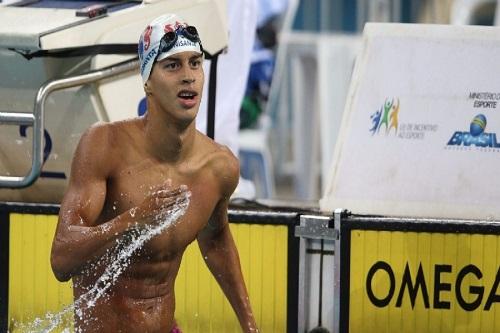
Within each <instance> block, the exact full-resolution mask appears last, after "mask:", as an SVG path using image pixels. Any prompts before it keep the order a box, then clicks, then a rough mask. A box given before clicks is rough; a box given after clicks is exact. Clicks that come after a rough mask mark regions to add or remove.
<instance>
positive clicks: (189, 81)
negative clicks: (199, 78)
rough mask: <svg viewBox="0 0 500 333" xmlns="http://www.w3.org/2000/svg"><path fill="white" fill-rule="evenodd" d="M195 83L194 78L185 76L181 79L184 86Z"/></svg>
mask: <svg viewBox="0 0 500 333" xmlns="http://www.w3.org/2000/svg"><path fill="white" fill-rule="evenodd" d="M194 81H195V78H194V77H188V76H185V77H184V78H183V79H182V83H185V84H191V83H194Z"/></svg>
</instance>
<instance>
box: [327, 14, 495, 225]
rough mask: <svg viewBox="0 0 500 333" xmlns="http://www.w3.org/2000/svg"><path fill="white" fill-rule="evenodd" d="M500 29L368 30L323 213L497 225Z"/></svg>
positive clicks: (392, 27)
mask: <svg viewBox="0 0 500 333" xmlns="http://www.w3.org/2000/svg"><path fill="white" fill-rule="evenodd" d="M499 170H500V30H499V29H498V28H494V27H473V26H440V25H413V24H375V23H372V24H367V25H366V27H365V31H364V41H363V47H362V51H361V53H360V55H359V57H358V60H357V62H356V67H355V70H354V74H353V78H352V82H351V86H350V90H349V94H348V100H347V102H346V108H345V111H344V116H343V120H342V123H341V130H340V133H339V139H338V140H337V145H336V148H335V154H334V158H333V164H332V167H331V176H330V179H329V181H328V187H327V189H326V192H325V195H324V197H323V199H322V200H321V201H320V205H321V208H322V210H324V211H331V210H333V209H335V208H346V209H349V210H351V211H352V212H354V213H356V214H377V215H390V216H412V217H431V218H433V217H434V218H467V219H486V220H490V219H500V176H499V175H498V174H499Z"/></svg>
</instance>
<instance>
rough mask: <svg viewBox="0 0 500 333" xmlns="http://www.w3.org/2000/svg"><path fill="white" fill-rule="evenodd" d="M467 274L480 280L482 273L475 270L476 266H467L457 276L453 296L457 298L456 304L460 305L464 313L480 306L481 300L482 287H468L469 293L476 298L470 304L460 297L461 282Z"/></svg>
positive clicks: (477, 269)
mask: <svg viewBox="0 0 500 333" xmlns="http://www.w3.org/2000/svg"><path fill="white" fill-rule="evenodd" d="M467 274H473V275H474V276H475V277H476V278H478V280H480V279H481V278H482V277H483V273H481V271H480V270H479V268H477V267H476V266H474V265H467V266H465V267H464V268H462V269H461V270H460V272H459V273H458V275H457V283H456V284H455V294H456V296H457V301H458V304H460V306H461V307H462V309H464V310H465V311H474V310H476V309H477V308H478V307H479V306H480V305H481V301H482V300H483V294H484V287H478V286H470V287H469V293H471V294H476V295H477V298H476V300H474V301H473V302H472V303H467V302H466V301H465V299H464V298H463V296H462V290H461V287H462V282H463V280H464V278H465V276H466V275H467Z"/></svg>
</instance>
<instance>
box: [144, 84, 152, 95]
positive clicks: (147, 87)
mask: <svg viewBox="0 0 500 333" xmlns="http://www.w3.org/2000/svg"><path fill="white" fill-rule="evenodd" d="M144 92H145V93H146V96H151V95H152V92H151V87H150V86H149V85H148V83H147V82H146V83H144Z"/></svg>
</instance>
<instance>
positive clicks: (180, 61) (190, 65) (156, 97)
mask: <svg viewBox="0 0 500 333" xmlns="http://www.w3.org/2000/svg"><path fill="white" fill-rule="evenodd" d="M202 63H203V57H202V55H200V54H198V53H196V52H191V51H188V52H181V53H177V54H174V55H172V56H170V57H168V58H166V59H163V60H161V61H159V62H157V63H155V64H154V66H153V70H152V72H151V75H150V77H149V80H148V82H147V85H148V89H149V92H150V93H151V97H152V100H151V102H153V103H154V104H156V108H157V109H159V110H158V111H161V110H163V111H162V112H167V113H168V114H169V115H170V116H172V117H173V118H175V119H178V120H185V121H192V120H193V119H194V118H195V117H196V114H197V113H198V108H199V106H200V101H201V94H202V89H203V83H204V79H205V76H204V73H203V66H202Z"/></svg>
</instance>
